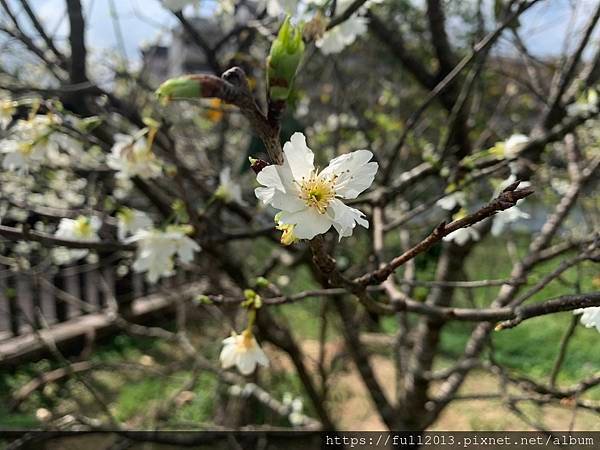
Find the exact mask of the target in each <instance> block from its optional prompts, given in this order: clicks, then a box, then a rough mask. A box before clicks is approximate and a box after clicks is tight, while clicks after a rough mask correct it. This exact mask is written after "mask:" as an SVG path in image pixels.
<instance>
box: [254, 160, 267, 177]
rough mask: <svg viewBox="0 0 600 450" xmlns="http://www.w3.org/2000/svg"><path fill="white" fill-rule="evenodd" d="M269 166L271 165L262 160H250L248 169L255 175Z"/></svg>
mask: <svg viewBox="0 0 600 450" xmlns="http://www.w3.org/2000/svg"><path fill="white" fill-rule="evenodd" d="M269 165H271V163H269V162H267V161H265V160H264V159H256V158H250V168H251V169H252V170H253V171H254V173H255V174H257V175H258V174H259V173H260V171H261V170H263V169H264V168H265V167H267V166H269Z"/></svg>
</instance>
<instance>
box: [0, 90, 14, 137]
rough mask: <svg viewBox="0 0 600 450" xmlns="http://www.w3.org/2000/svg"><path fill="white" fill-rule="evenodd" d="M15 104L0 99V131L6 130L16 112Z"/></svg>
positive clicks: (5, 99)
mask: <svg viewBox="0 0 600 450" xmlns="http://www.w3.org/2000/svg"><path fill="white" fill-rule="evenodd" d="M16 105H17V104H16V102H14V101H13V100H11V99H10V98H2V99H0V130H6V128H7V127H8V125H9V124H10V123H11V122H12V119H13V116H14V114H15V113H16V112H17V106H16Z"/></svg>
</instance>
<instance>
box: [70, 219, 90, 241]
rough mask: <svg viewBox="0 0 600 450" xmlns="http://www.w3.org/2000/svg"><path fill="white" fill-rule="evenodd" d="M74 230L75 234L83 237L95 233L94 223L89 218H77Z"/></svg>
mask: <svg viewBox="0 0 600 450" xmlns="http://www.w3.org/2000/svg"><path fill="white" fill-rule="evenodd" d="M73 231H74V233H75V235H76V236H78V237H79V238H81V239H85V238H88V237H90V236H91V235H92V233H93V229H92V224H91V223H90V221H89V220H87V219H85V218H83V219H77V220H76V221H75V226H74V230H73Z"/></svg>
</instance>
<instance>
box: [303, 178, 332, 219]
mask: <svg viewBox="0 0 600 450" xmlns="http://www.w3.org/2000/svg"><path fill="white" fill-rule="evenodd" d="M334 183H335V178H333V179H329V180H328V179H325V178H323V177H321V176H319V175H317V174H316V173H315V172H313V173H311V175H310V177H308V178H306V177H303V178H302V181H300V198H301V199H302V200H304V203H306V206H309V207H311V208H315V209H316V210H317V211H319V214H325V212H326V211H327V207H328V206H329V202H331V200H333V199H334V197H335V188H334Z"/></svg>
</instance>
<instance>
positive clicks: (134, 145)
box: [106, 133, 162, 178]
mask: <svg viewBox="0 0 600 450" xmlns="http://www.w3.org/2000/svg"><path fill="white" fill-rule="evenodd" d="M106 163H107V164H108V166H109V167H110V168H111V169H114V170H116V171H117V172H118V174H117V176H118V177H123V178H131V177H134V176H139V177H142V178H155V177H157V176H159V175H160V174H161V172H162V167H161V165H160V162H159V161H158V160H157V158H156V156H155V155H154V153H153V152H152V146H151V145H149V144H148V142H147V140H146V139H145V138H144V137H143V135H142V136H139V133H138V135H136V136H128V135H124V134H117V135H116V136H115V144H114V145H113V147H112V149H111V153H110V155H108V158H107V160H106Z"/></svg>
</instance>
